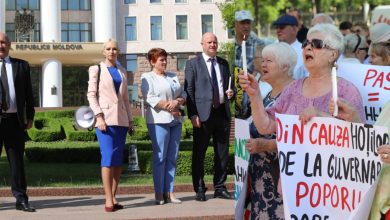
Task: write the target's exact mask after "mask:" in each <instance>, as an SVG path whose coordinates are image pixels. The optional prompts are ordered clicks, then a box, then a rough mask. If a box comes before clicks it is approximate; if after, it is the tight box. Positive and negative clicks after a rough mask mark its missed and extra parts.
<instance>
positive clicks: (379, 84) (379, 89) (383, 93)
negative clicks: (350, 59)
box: [337, 62, 390, 124]
mask: <svg viewBox="0 0 390 220" xmlns="http://www.w3.org/2000/svg"><path fill="white" fill-rule="evenodd" d="M337 75H338V76H340V77H343V78H344V79H347V80H348V81H350V82H352V83H353V84H354V85H355V86H356V87H357V88H358V89H359V91H360V95H361V96H362V98H363V108H364V112H365V119H366V121H367V123H369V124H374V122H375V121H376V118H377V117H378V116H379V113H380V112H381V110H382V107H383V106H384V105H385V103H386V102H387V101H389V100H390V67H389V66H374V65H366V64H356V63H343V62H340V63H339V67H338V69H337Z"/></svg>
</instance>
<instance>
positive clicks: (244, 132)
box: [234, 118, 250, 219]
mask: <svg viewBox="0 0 390 220" xmlns="http://www.w3.org/2000/svg"><path fill="white" fill-rule="evenodd" d="M234 123H235V128H234V130H235V131H234V137H235V141H234V168H235V171H236V172H235V177H234V184H235V185H234V200H235V203H234V206H235V219H243V216H244V209H245V207H244V206H245V197H246V188H247V179H248V175H247V173H248V172H247V171H248V162H249V155H250V154H249V152H248V150H247V149H246V148H245V144H246V140H247V139H249V138H250V135H249V123H248V122H247V121H245V120H241V119H237V118H236V119H235V121H234Z"/></svg>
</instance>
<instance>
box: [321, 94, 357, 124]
mask: <svg viewBox="0 0 390 220" xmlns="http://www.w3.org/2000/svg"><path fill="white" fill-rule="evenodd" d="M328 108H329V112H331V113H332V112H334V109H335V108H338V115H337V116H338V117H339V118H341V119H343V120H345V121H350V122H357V123H362V120H361V118H360V116H359V112H358V110H357V109H356V108H355V107H354V106H353V105H351V104H350V103H349V102H348V101H347V100H345V99H343V98H339V99H338V100H337V105H336V106H335V104H334V100H333V98H331V99H330V100H329V104H328Z"/></svg>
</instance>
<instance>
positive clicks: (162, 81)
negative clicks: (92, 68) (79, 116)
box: [141, 48, 187, 205]
mask: <svg viewBox="0 0 390 220" xmlns="http://www.w3.org/2000/svg"><path fill="white" fill-rule="evenodd" d="M167 56H168V54H167V52H166V51H165V50H164V49H161V48H153V49H151V50H149V52H148V59H149V62H150V64H151V65H152V71H151V72H148V73H144V74H142V77H141V81H142V83H141V91H142V96H143V99H144V101H145V103H146V105H147V107H146V123H147V127H148V130H149V136H150V138H151V139H152V147H153V182H154V190H155V198H156V204H157V205H163V204H164V203H166V202H170V203H181V201H180V200H179V199H177V198H176V197H175V195H174V194H173V184H174V180H175V174H176V160H177V156H178V152H179V143H180V138H181V128H182V121H183V117H182V116H183V115H182V111H181V109H180V107H182V106H183V105H184V103H185V101H186V97H187V96H186V93H185V92H184V90H183V88H182V87H181V86H180V83H179V79H178V77H177V75H176V74H175V73H172V72H168V71H166V67H167Z"/></svg>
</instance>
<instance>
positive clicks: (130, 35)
mask: <svg viewBox="0 0 390 220" xmlns="http://www.w3.org/2000/svg"><path fill="white" fill-rule="evenodd" d="M125 37H126V41H135V40H137V18H136V17H127V18H125Z"/></svg>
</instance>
